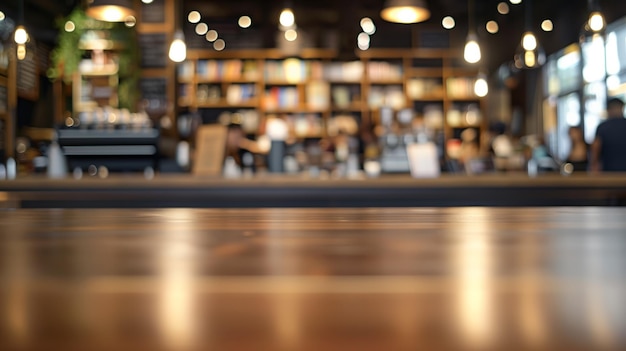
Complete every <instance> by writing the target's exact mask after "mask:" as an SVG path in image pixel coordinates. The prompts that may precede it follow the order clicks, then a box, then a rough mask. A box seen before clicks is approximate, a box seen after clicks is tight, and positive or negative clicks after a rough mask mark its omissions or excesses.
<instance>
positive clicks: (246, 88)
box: [226, 84, 256, 105]
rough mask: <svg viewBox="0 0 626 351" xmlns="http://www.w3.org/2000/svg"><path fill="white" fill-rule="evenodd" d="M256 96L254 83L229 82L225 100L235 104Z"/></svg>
mask: <svg viewBox="0 0 626 351" xmlns="http://www.w3.org/2000/svg"><path fill="white" fill-rule="evenodd" d="M255 97H256V86H255V85H254V84H231V85H229V86H228V88H227V89H226V102H228V103H229V104H231V105H237V104H241V103H246V102H249V101H251V100H252V99H254V98H255Z"/></svg>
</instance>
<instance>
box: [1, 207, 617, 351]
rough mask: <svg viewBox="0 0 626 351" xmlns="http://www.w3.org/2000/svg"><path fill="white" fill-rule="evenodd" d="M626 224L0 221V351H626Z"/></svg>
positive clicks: (187, 218) (528, 212) (330, 217)
mask: <svg viewBox="0 0 626 351" xmlns="http://www.w3.org/2000/svg"><path fill="white" fill-rule="evenodd" d="M625 215H626V210H624V209H620V208H540V209H535V208H515V209H497V208H480V207H474V208H450V209H428V208H423V209H410V208H409V209H251V210H196V209H164V210H113V209H110V210H6V211H0V223H2V224H3V230H2V233H1V234H0V311H2V313H1V314H0V345H2V347H0V349H3V350H4V349H8V350H13V349H15V350H81V349H90V350H100V349H102V350H110V349H115V350H138V349H150V350H161V349H162V350H200V349H202V350H205V349H213V350H349V349H356V350H415V349H429V350H440V349H450V350H458V349H466V350H502V349H506V350H618V349H624V348H626V335H624V334H625V332H624V331H626V289H625V287H626V280H625V279H624V278H626V216H625Z"/></svg>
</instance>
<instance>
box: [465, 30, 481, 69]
mask: <svg viewBox="0 0 626 351" xmlns="http://www.w3.org/2000/svg"><path fill="white" fill-rule="evenodd" d="M481 57H482V55H481V53H480V45H479V44H478V37H477V36H476V33H473V32H471V33H470V34H468V35H467V42H466V43H465V50H463V58H465V61H467V62H469V63H477V62H478V61H480V59H481Z"/></svg>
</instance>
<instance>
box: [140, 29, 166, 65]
mask: <svg viewBox="0 0 626 351" xmlns="http://www.w3.org/2000/svg"><path fill="white" fill-rule="evenodd" d="M139 49H140V51H141V67H142V68H165V67H166V66H167V35H166V33H144V34H140V35H139Z"/></svg>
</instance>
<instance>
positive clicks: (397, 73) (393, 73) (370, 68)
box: [367, 61, 403, 81]
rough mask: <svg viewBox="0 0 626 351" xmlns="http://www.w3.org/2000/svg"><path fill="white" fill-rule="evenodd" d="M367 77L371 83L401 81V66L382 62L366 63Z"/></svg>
mask: <svg viewBox="0 0 626 351" xmlns="http://www.w3.org/2000/svg"><path fill="white" fill-rule="evenodd" d="M367 75H368V77H369V79H370V80H372V81H393V80H402V75H403V72H402V65H400V64H393V63H390V62H384V61H380V62H378V61H373V62H368V63H367Z"/></svg>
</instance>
